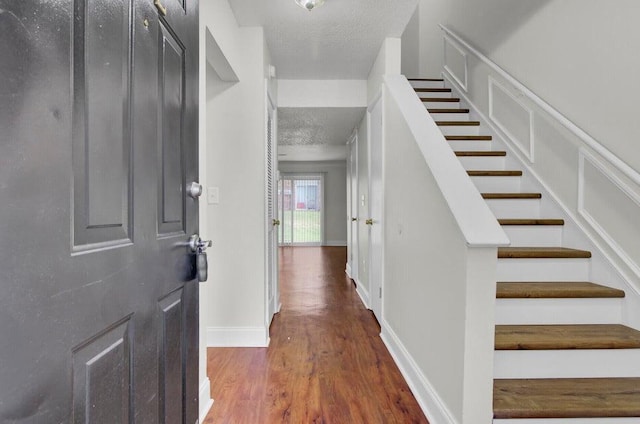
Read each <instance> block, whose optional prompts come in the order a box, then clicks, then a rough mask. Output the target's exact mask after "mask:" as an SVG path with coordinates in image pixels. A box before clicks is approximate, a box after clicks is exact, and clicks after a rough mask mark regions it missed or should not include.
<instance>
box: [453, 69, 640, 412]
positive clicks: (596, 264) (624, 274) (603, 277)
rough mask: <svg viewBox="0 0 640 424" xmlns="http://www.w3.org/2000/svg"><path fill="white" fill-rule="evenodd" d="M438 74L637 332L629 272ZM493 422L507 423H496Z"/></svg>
mask: <svg viewBox="0 0 640 424" xmlns="http://www.w3.org/2000/svg"><path fill="white" fill-rule="evenodd" d="M441 75H442V78H444V80H445V87H447V88H451V89H452V96H453V97H458V98H460V106H461V107H464V108H468V109H469V112H470V113H469V119H471V120H474V121H480V128H481V131H483V133H484V134H488V135H491V136H493V141H492V143H493V144H492V149H493V150H506V151H507V159H506V166H507V167H508V168H514V169H523V170H524V171H526V172H525V173H524V175H523V177H522V178H523V179H522V185H521V187H522V190H523V191H535V192H540V193H542V198H543V201H542V203H541V216H552V217H557V218H563V219H564V220H565V225H564V229H563V235H562V237H563V244H564V245H570V246H580V248H582V249H586V250H590V251H591V252H592V257H591V260H590V269H589V274H590V280H591V281H594V282H599V283H601V284H605V285H607V286H610V287H614V288H618V289H621V290H624V291H625V293H626V296H625V298H624V299H623V300H622V323H623V324H625V325H627V326H629V327H632V328H636V329H640V289H639V288H638V287H636V286H635V285H633V284H632V283H631V281H633V280H634V278H632V277H631V276H630V273H629V271H627V270H624V269H623V268H621V267H620V266H618V265H617V264H616V260H615V259H614V258H613V257H612V255H611V254H610V253H609V252H607V249H605V248H604V244H605V242H604V241H602V240H600V239H599V237H598V236H597V235H595V234H594V232H593V230H591V229H589V228H587V227H586V226H585V225H584V224H583V223H581V222H580V220H579V219H578V217H577V216H576V215H575V214H574V213H573V212H572V211H571V210H570V208H569V207H567V206H566V205H565V204H563V202H562V201H561V200H560V197H559V196H558V195H557V194H556V193H555V192H554V191H553V189H552V188H551V187H549V186H548V185H547V184H545V183H544V182H543V181H542V179H541V178H540V177H539V175H538V174H537V173H536V172H535V170H534V169H533V168H532V167H531V166H529V164H528V162H527V160H525V159H524V158H523V154H522V152H521V151H520V149H518V148H517V147H516V145H515V143H514V142H513V141H512V140H510V139H509V137H508V136H507V135H506V134H504V133H503V132H502V131H500V129H498V128H497V127H496V126H495V125H494V124H493V123H492V122H491V121H490V120H489V119H487V117H486V116H485V115H484V113H483V112H482V111H480V109H479V108H478V107H477V106H476V105H475V104H474V103H473V102H472V101H471V99H470V98H469V97H468V96H467V95H466V93H465V92H464V91H463V90H461V89H460V87H459V86H458V85H457V83H456V82H455V81H454V80H453V79H452V78H450V77H449V75H448V74H447V73H446V72H443V73H442V74H441ZM608 248H610V249H613V250H615V247H613V246H608ZM636 420H637V419H636ZM496 422H507V421H505V420H500V421H497V420H496ZM528 422H529V423H530V424H534V423H532V422H530V421H528Z"/></svg>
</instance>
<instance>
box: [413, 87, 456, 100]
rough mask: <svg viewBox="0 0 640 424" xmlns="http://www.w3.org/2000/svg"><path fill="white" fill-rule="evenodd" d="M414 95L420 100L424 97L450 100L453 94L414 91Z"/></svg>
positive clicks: (448, 92)
mask: <svg viewBox="0 0 640 424" xmlns="http://www.w3.org/2000/svg"><path fill="white" fill-rule="evenodd" d="M428 88H442V87H428ZM416 94H417V95H418V97H420V98H425V97H440V98H447V99H450V98H451V97H453V93H452V92H451V91H416Z"/></svg>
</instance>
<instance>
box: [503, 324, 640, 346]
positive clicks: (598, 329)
mask: <svg viewBox="0 0 640 424" xmlns="http://www.w3.org/2000/svg"><path fill="white" fill-rule="evenodd" d="M495 348H496V350H560V349H640V331H638V330H634V329H633V328H630V327H626V326H624V325H620V324H579V325H575V324H574V325H496V338H495Z"/></svg>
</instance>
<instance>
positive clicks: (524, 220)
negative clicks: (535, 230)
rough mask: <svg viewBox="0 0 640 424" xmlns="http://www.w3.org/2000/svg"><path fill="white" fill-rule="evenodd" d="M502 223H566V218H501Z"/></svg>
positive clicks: (500, 222)
mask: <svg viewBox="0 0 640 424" xmlns="http://www.w3.org/2000/svg"><path fill="white" fill-rule="evenodd" d="M498 223H499V224H500V225H564V219H550V218H542V219H539V218H535V219H526V218H525V219H499V220H498Z"/></svg>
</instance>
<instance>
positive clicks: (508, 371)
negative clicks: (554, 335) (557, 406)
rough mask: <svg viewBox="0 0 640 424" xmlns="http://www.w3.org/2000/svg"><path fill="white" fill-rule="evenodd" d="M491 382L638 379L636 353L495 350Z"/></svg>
mask: <svg viewBox="0 0 640 424" xmlns="http://www.w3.org/2000/svg"><path fill="white" fill-rule="evenodd" d="M493 375H494V378H596V377H640V349H594V350H587V349H566V350H538V351H534V350H497V351H495V355H494V370H493Z"/></svg>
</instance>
